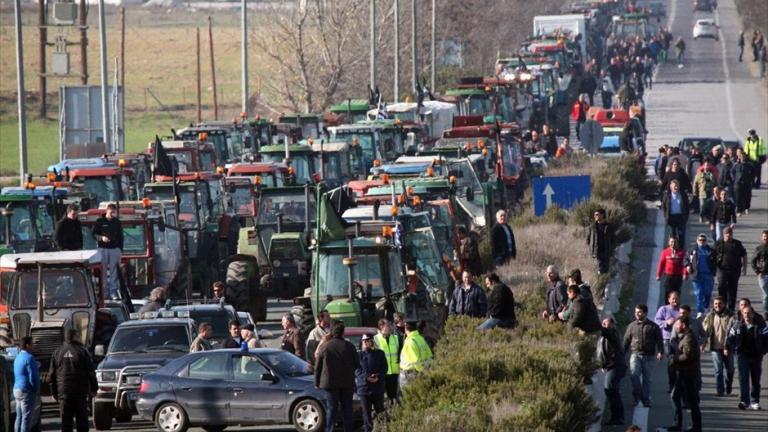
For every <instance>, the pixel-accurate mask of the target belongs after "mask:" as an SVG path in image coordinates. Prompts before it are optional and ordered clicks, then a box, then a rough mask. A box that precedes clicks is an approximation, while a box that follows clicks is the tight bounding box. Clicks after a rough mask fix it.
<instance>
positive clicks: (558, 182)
mask: <svg viewBox="0 0 768 432" xmlns="http://www.w3.org/2000/svg"><path fill="white" fill-rule="evenodd" d="M589 180H590V179H589V176H564V177H536V178H534V179H533V213H534V214H535V215H536V216H541V215H543V214H544V212H545V211H547V209H548V208H549V207H551V206H553V205H557V206H558V207H560V208H562V209H570V208H572V207H573V206H574V205H576V204H577V203H578V202H579V201H584V200H588V199H589V197H590V196H591V195H592V188H591V186H590V183H589Z"/></svg>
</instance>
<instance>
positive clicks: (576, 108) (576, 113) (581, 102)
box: [571, 93, 589, 141]
mask: <svg viewBox="0 0 768 432" xmlns="http://www.w3.org/2000/svg"><path fill="white" fill-rule="evenodd" d="M587 111H589V103H587V100H586V95H584V94H583V93H582V94H580V95H579V99H578V100H577V101H576V102H574V104H573V106H572V107H571V118H572V119H573V121H575V122H576V138H577V139H578V140H579V141H581V126H582V125H583V124H584V122H586V121H587Z"/></svg>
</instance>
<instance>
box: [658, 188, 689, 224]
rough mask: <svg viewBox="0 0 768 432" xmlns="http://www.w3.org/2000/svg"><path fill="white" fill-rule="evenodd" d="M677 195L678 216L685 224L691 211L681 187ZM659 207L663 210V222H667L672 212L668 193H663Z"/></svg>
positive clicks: (670, 194)
mask: <svg viewBox="0 0 768 432" xmlns="http://www.w3.org/2000/svg"><path fill="white" fill-rule="evenodd" d="M678 193H679V194H680V211H681V214H680V216H681V217H682V218H683V221H684V222H687V221H688V215H689V214H690V213H691V209H690V207H689V203H688V194H687V193H685V191H684V190H683V188H682V187H681V188H680V192H678ZM661 206H662V209H663V210H664V220H666V221H667V222H669V216H670V214H671V212H672V193H671V192H670V191H665V192H664V198H663V199H662V200H661Z"/></svg>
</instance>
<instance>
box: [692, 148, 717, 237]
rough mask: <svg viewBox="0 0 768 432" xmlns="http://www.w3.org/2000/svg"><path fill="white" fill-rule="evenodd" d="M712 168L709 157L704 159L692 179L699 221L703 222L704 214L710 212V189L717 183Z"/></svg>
mask: <svg viewBox="0 0 768 432" xmlns="http://www.w3.org/2000/svg"><path fill="white" fill-rule="evenodd" d="M713 168H714V166H713V164H712V163H711V160H710V159H709V158H707V159H704V165H702V169H700V170H699V171H698V172H697V173H696V177H694V180H693V194H694V196H696V197H697V198H698V209H699V222H700V223H703V222H704V217H705V215H709V214H710V213H711V212H712V210H711V207H712V191H713V189H714V188H715V185H717V176H716V175H715V173H714V172H713ZM694 202H695V201H694Z"/></svg>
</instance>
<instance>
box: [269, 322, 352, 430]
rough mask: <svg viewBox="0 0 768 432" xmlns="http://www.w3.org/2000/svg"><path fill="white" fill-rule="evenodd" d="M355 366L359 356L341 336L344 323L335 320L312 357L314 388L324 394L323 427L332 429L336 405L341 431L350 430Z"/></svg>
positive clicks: (336, 418) (334, 421) (335, 415)
mask: <svg viewBox="0 0 768 432" xmlns="http://www.w3.org/2000/svg"><path fill="white" fill-rule="evenodd" d="M283 320H285V318H283ZM358 369H360V358H359V357H358V356H357V350H356V349H355V346H354V345H352V344H351V343H350V342H349V341H347V340H346V339H344V323H342V322H336V323H334V324H333V327H332V328H331V339H330V340H329V341H328V342H326V343H325V344H324V345H323V349H322V350H320V351H319V352H318V353H317V355H316V356H315V387H317V388H319V389H323V390H324V391H325V392H326V394H327V395H328V398H327V399H326V403H327V406H326V417H325V430H328V431H332V430H333V429H334V428H335V427H336V422H337V420H338V416H339V412H338V409H339V405H341V418H342V419H343V423H344V432H352V431H353V430H354V428H355V425H354V417H353V411H352V395H353V393H354V391H355V371H356V370H358Z"/></svg>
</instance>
